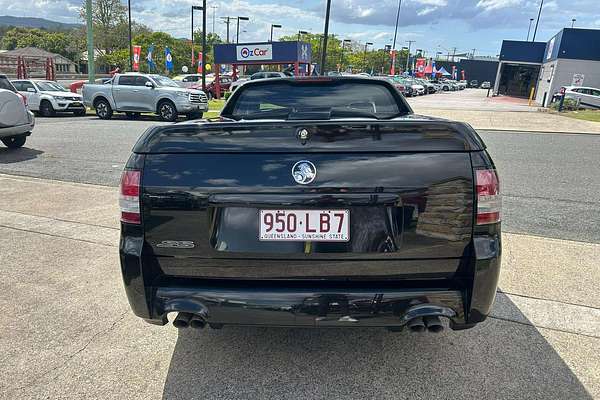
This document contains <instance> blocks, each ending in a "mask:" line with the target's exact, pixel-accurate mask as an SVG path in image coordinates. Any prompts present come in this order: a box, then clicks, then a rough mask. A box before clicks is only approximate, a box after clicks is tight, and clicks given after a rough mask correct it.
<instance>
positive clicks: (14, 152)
mask: <svg viewBox="0 0 600 400" xmlns="http://www.w3.org/2000/svg"><path fill="white" fill-rule="evenodd" d="M40 154H44V152H43V151H41V150H35V149H30V148H28V147H21V148H19V149H9V148H6V147H1V146H0V164H13V163H17V162H21V161H27V160H32V159H34V158H37V157H38V156H39V155H40Z"/></svg>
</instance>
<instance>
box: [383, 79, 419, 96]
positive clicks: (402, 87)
mask: <svg viewBox="0 0 600 400" xmlns="http://www.w3.org/2000/svg"><path fill="white" fill-rule="evenodd" d="M374 79H383V80H386V81H388V82H390V83H391V84H392V85H394V87H395V88H396V89H398V90H399V91H400V93H402V94H403V95H404V96H405V97H411V96H412V95H413V90H412V87H411V85H409V84H407V83H406V82H404V81H403V80H402V79H400V78H398V77H394V76H378V77H376V78H374Z"/></svg>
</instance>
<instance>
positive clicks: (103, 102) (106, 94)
mask: <svg viewBox="0 0 600 400" xmlns="http://www.w3.org/2000/svg"><path fill="white" fill-rule="evenodd" d="M82 94H83V102H84V103H85V105H86V106H88V107H92V108H94V109H96V115H98V117H99V118H101V119H110V118H112V115H113V113H114V112H115V111H116V112H124V113H126V114H127V116H128V117H129V118H136V117H138V116H139V115H140V113H143V112H144V113H147V112H152V113H156V114H158V116H159V117H160V118H161V119H162V120H163V121H171V122H172V121H175V120H177V117H178V116H179V115H180V114H185V115H186V116H187V117H188V119H197V118H202V114H203V113H204V112H206V111H208V98H207V97H206V94H204V92H202V91H201V90H194V89H186V88H182V87H180V86H179V85H178V84H177V83H176V82H174V81H173V80H172V79H169V78H167V77H165V76H161V75H145V74H139V73H127V74H117V75H115V76H114V78H113V79H112V80H111V81H109V82H107V83H105V84H102V85H92V84H85V85H83V89H82Z"/></svg>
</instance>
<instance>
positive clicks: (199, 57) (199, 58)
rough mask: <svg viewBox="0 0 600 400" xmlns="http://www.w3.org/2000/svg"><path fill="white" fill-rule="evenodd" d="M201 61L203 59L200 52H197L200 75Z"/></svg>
mask: <svg viewBox="0 0 600 400" xmlns="http://www.w3.org/2000/svg"><path fill="white" fill-rule="evenodd" d="M202 59H203V54H202V52H201V51H199V52H198V73H199V74H201V73H202Z"/></svg>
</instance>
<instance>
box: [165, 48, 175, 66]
mask: <svg viewBox="0 0 600 400" xmlns="http://www.w3.org/2000/svg"><path fill="white" fill-rule="evenodd" d="M165 67H166V68H167V71H169V72H171V71H173V56H172V55H171V49H169V48H168V47H165Z"/></svg>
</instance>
